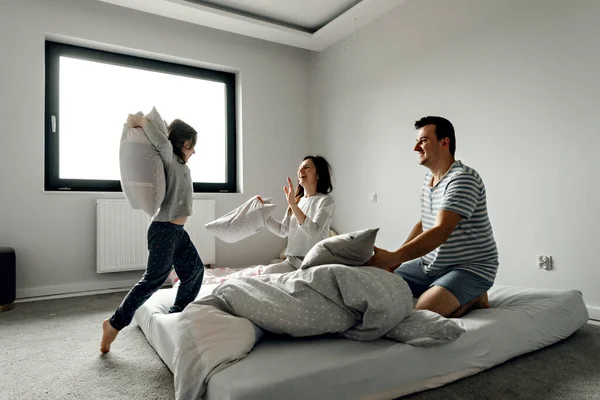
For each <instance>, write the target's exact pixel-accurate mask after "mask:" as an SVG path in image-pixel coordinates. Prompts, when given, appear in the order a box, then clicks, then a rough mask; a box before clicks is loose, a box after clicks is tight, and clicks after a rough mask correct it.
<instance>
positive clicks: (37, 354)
mask: <svg viewBox="0 0 600 400" xmlns="http://www.w3.org/2000/svg"><path fill="white" fill-rule="evenodd" d="M123 295H124V293H114V294H105V295H97V296H88V297H74V298H68V299H57V300H48V301H38V302H30V303H18V304H16V305H15V309H13V310H12V311H9V312H5V313H0V368H1V371H0V399H2V400H4V399H6V400H9V399H10V400H17V399H27V400H29V399H32V400H33V399H51V400H54V399H57V400H58V399H61V400H62V399H83V400H91V399H161V400H162V399H173V398H174V393H173V376H172V375H171V373H170V372H169V370H168V368H167V367H166V366H165V365H164V364H163V363H162V361H161V360H160V358H159V357H158V356H157V355H156V353H155V352H154V350H153V349H152V348H151V347H150V345H149V344H148V343H147V342H146V340H145V338H144V335H143V334H142V333H141V331H140V330H139V328H138V327H137V326H133V325H132V326H129V327H127V328H125V329H124V330H123V331H122V332H121V333H120V334H119V337H118V338H117V341H116V342H115V343H114V344H113V347H112V351H111V352H110V353H109V354H107V355H105V356H100V355H99V351H98V349H99V346H100V338H101V333H102V332H101V326H100V325H101V322H102V320H103V319H104V318H106V317H108V316H110V314H111V313H112V311H113V310H114V308H115V307H116V306H117V305H118V304H119V303H120V301H121V300H122V298H123ZM599 360H600V326H599V325H591V324H588V325H586V326H585V327H583V328H582V329H581V330H579V331H578V332H577V333H576V334H575V335H573V336H572V337H570V338H568V339H567V340H565V341H563V342H561V343H558V344H556V345H554V346H551V347H549V348H547V349H544V350H541V351H538V352H535V353H533V354H529V355H525V356H522V357H519V358H517V359H515V360H511V361H509V362H508V363H505V364H503V365H500V366H498V367H496V368H493V369H492V370H490V371H486V372H483V373H481V374H478V375H476V376H474V377H471V378H468V379H464V380H461V381H458V382H455V383H453V384H450V385H447V386H445V387H443V388H440V389H435V390H431V391H428V392H423V393H418V394H416V395H412V396H408V397H405V399H411V400H427V399H455V400H471V399H473V400H475V399H477V400H482V399H541V398H544V399H567V400H571V399H573V400H574V399H600V361H599ZM390 373H393V371H390Z"/></svg>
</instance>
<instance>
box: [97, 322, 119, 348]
mask: <svg viewBox="0 0 600 400" xmlns="http://www.w3.org/2000/svg"><path fill="white" fill-rule="evenodd" d="M118 334H119V331H118V330H116V329H115V328H113V326H112V325H111V324H110V321H109V320H107V319H105V320H104V322H102V344H100V353H102V354H104V353H108V352H109V351H110V345H111V343H112V342H114V340H115V339H116V338H117V335H118Z"/></svg>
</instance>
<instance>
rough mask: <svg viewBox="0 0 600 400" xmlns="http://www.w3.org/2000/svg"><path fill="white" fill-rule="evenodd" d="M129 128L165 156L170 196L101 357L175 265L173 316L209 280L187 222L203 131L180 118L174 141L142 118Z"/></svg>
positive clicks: (172, 131) (108, 325)
mask: <svg viewBox="0 0 600 400" xmlns="http://www.w3.org/2000/svg"><path fill="white" fill-rule="evenodd" d="M127 124H128V125H129V127H131V128H136V127H141V128H142V129H143V130H144V131H145V132H146V135H147V136H148V139H149V140H150V141H151V142H152V144H153V145H154V146H155V147H156V150H157V151H158V152H159V153H160V156H161V158H162V160H163V163H164V167H165V178H166V193H165V199H164V201H163V203H162V205H161V206H160V209H159V211H158V213H157V214H156V215H155V216H154V217H152V223H151V224H150V226H149V227H148V251H149V255H148V265H147V266H146V272H145V273H144V276H143V277H142V279H141V280H140V281H139V282H138V283H137V284H136V285H135V286H134V287H133V288H132V289H131V290H130V291H129V293H128V294H127V296H125V299H123V302H122V303H121V305H120V306H119V307H118V308H117V310H116V311H115V313H114V314H113V316H112V317H111V318H110V319H106V320H104V322H103V323H102V344H101V345H100V352H101V353H108V352H109V351H110V345H111V343H112V342H113V341H114V340H115V339H116V337H117V335H118V333H119V331H120V330H121V329H123V328H124V327H126V326H127V325H129V324H130V323H131V320H132V319H133V315H134V314H135V311H136V310H137V309H138V308H139V307H140V306H141V305H142V304H144V302H145V301H146V300H148V298H149V297H150V296H151V295H152V294H153V293H154V292H156V291H157V290H158V289H159V288H160V287H161V286H162V285H163V283H164V282H165V280H166V279H167V277H168V276H169V273H170V272H171V268H172V267H175V272H176V273H177V276H178V277H179V279H180V286H179V289H178V290H177V296H176V297H175V303H174V305H173V306H172V307H171V308H170V309H169V312H170V313H172V312H180V311H182V310H183V309H184V308H185V307H186V306H187V305H188V304H189V303H190V302H192V301H194V300H195V299H196V296H197V295H198V292H199V291H200V286H202V278H203V276H204V264H203V263H202V260H201V259H200V256H199V255H198V251H197V250H196V247H195V246H194V244H193V243H192V241H191V240H190V237H189V235H188V233H187V232H186V231H185V230H184V229H183V225H184V224H185V222H186V220H187V218H188V217H189V216H190V215H192V204H193V186H192V179H191V176H190V169H189V168H188V166H187V165H186V163H187V161H188V160H189V159H190V157H191V156H192V155H193V154H194V153H195V151H194V147H195V146H196V140H197V138H198V134H197V132H196V131H195V130H194V128H192V127H191V126H189V125H188V124H186V123H185V122H183V121H181V120H178V119H176V120H174V121H173V122H171V124H170V125H169V126H168V137H167V136H165V135H164V134H163V133H161V132H160V130H158V128H156V126H154V124H153V123H152V122H150V121H149V120H148V119H146V118H144V117H142V116H139V115H129V117H128V118H127Z"/></svg>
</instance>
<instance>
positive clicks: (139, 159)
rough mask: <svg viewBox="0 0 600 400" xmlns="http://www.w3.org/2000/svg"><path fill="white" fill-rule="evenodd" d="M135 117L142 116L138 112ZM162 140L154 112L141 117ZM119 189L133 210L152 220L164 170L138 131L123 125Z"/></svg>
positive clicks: (162, 191)
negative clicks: (157, 131)
mask: <svg viewBox="0 0 600 400" xmlns="http://www.w3.org/2000/svg"><path fill="white" fill-rule="evenodd" d="M137 115H142V113H141V112H138V113H137ZM145 117H146V118H147V119H148V120H149V121H151V122H152V123H153V124H154V125H155V126H156V127H157V128H158V129H159V130H160V131H161V132H162V133H163V134H164V135H165V136H166V135H167V127H166V125H165V122H164V120H163V119H162V118H161V117H160V114H159V113H158V111H157V110H156V108H154V107H152V111H150V112H149V113H148V114H147V115H146V116H145ZM119 168H120V172H121V188H122V189H123V193H124V194H125V197H126V198H127V200H128V201H129V204H131V207H133V208H134V209H136V210H143V211H145V212H146V213H147V214H148V215H150V216H153V215H154V214H156V213H157V212H158V209H159V208H160V206H161V204H162V202H163V200H164V198H165V192H166V180H165V168H164V165H163V161H162V159H161V157H160V154H159V153H158V151H157V150H156V148H155V147H154V145H153V144H152V143H151V142H150V140H149V139H148V137H147V136H146V133H145V132H144V130H143V129H142V128H129V126H127V124H124V125H123V131H122V133H121V144H120V147H119Z"/></svg>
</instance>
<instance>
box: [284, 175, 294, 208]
mask: <svg viewBox="0 0 600 400" xmlns="http://www.w3.org/2000/svg"><path fill="white" fill-rule="evenodd" d="M287 182H288V184H287V186H284V187H283V192H284V193H285V198H286V200H287V202H288V205H290V206H292V205H294V204H296V201H295V193H296V191H295V190H294V184H293V183H292V180H291V179H290V178H289V177H288V178H287Z"/></svg>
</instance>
